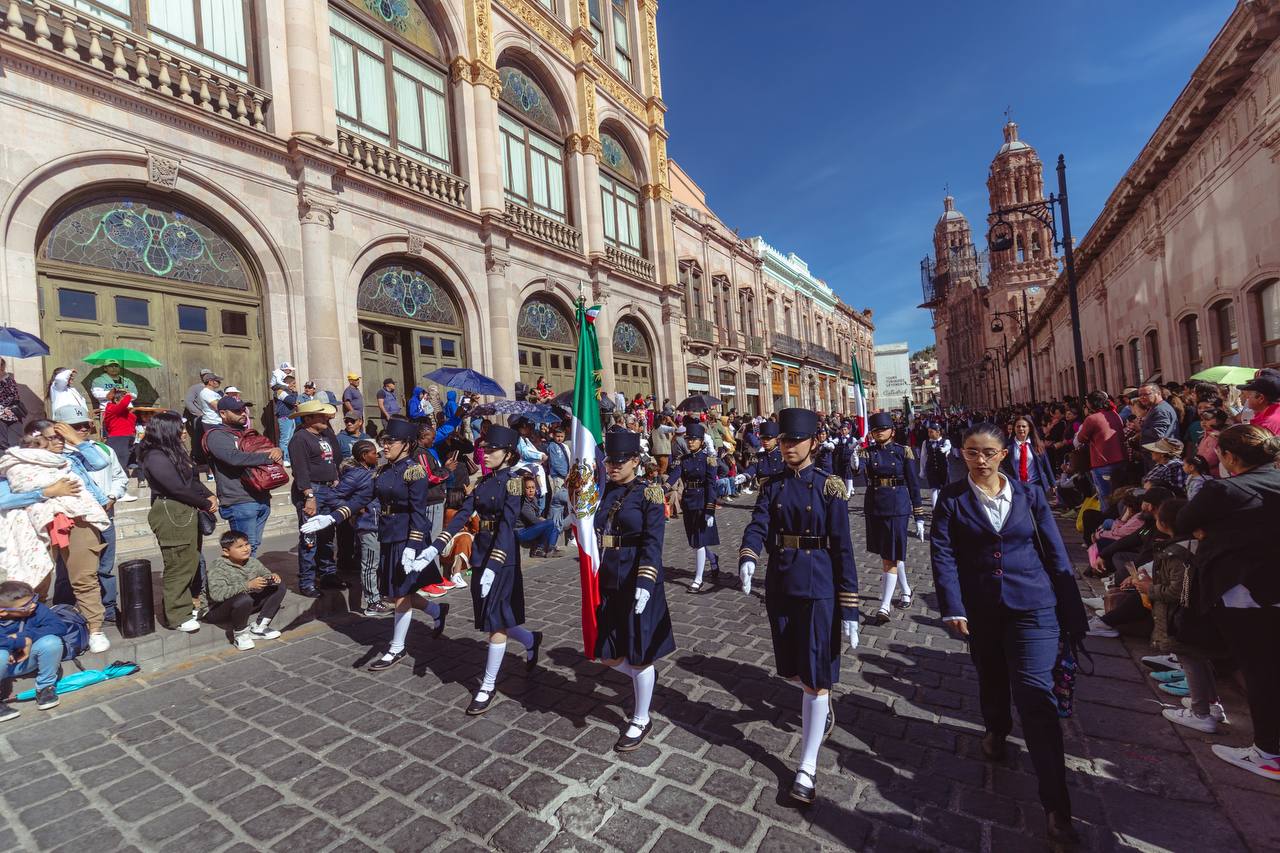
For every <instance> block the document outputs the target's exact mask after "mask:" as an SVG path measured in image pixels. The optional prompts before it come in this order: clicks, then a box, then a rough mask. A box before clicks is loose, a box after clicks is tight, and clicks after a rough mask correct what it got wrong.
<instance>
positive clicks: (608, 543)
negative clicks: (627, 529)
mask: <svg viewBox="0 0 1280 853" xmlns="http://www.w3.org/2000/svg"><path fill="white" fill-rule="evenodd" d="M642 539H643V537H642V536H641V535H640V534H639V533H628V534H625V535H618V536H613V535H610V534H607V533H602V534H601V535H600V547H601V548H634V547H636V546H637V545H639V544H640V542H641V540H642Z"/></svg>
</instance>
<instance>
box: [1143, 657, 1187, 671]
mask: <svg viewBox="0 0 1280 853" xmlns="http://www.w3.org/2000/svg"><path fill="white" fill-rule="evenodd" d="M1142 664H1143V666H1146V667H1147V668H1148V669H1182V664H1180V663H1178V656H1177V655H1147V656H1146V657H1144V658H1143V659H1142Z"/></svg>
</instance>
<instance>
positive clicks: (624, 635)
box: [595, 432, 676, 752]
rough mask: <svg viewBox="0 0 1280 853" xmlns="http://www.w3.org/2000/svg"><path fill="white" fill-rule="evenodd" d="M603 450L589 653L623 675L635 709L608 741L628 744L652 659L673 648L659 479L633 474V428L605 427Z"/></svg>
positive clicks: (638, 721) (632, 743)
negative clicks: (603, 477) (592, 650)
mask: <svg viewBox="0 0 1280 853" xmlns="http://www.w3.org/2000/svg"><path fill="white" fill-rule="evenodd" d="M604 450H605V462H604V468H605V473H606V475H607V477H608V482H607V483H606V484H605V487H604V494H603V496H602V497H601V498H600V505H599V507H597V509H596V518H595V525H596V536H597V541H598V542H599V543H600V573H599V582H600V605H599V607H598V608H597V610H596V626H597V633H596V644H595V656H596V657H597V658H599V659H600V660H601V661H602V662H603V663H604V664H605V665H606V666H611V667H613V668H614V669H616V670H617V671H618V672H621V673H622V674H623V675H626V676H629V677H630V678H631V684H632V688H633V690H634V691H635V710H634V712H633V713H632V715H631V719H630V721H629V722H628V723H627V725H626V726H624V727H623V730H622V731H621V732H620V733H619V735H618V742H617V743H616V744H614V746H613V748H614V750H615V751H617V752H632V751H633V750H636V749H638V748H639V747H640V744H642V743H644V739H645V738H646V737H647V736H648V735H649V731H650V729H652V728H653V723H652V722H651V721H650V719H649V703H650V701H652V699H653V688H654V682H655V680H656V674H655V672H654V666H653V665H654V662H655V661H657V660H658V658H660V657H663V656H665V655H669V654H671V653H672V652H673V651H675V648H676V644H675V639H674V637H673V636H672V633H671V616H670V614H669V613H668V612H667V596H666V593H665V592H664V591H663V574H662V542H663V536H664V533H665V531H666V523H667V520H666V510H665V507H664V505H663V504H664V500H663V492H662V486H659V485H656V484H650V483H649V482H648V481H647V480H644V479H642V478H641V477H639V476H638V474H639V471H638V469H639V465H640V436H639V435H637V434H636V433H634V432H610V433H606V434H605V437H604Z"/></svg>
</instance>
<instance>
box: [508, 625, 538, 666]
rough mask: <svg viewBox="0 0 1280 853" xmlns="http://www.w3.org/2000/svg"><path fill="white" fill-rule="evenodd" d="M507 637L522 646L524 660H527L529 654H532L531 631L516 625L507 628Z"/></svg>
mask: <svg viewBox="0 0 1280 853" xmlns="http://www.w3.org/2000/svg"><path fill="white" fill-rule="evenodd" d="M507 637H508V638H509V639H512V640H515V641H516V642H517V643H519V644H520V645H522V646H524V656H525V660H529V657H530V655H532V654H533V651H532V649H533V632H532V631H530V630H529V629H528V628H526V627H525V626H523V625H517V626H516V627H514V628H508V629H507Z"/></svg>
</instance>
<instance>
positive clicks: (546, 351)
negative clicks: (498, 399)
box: [516, 294, 578, 391]
mask: <svg viewBox="0 0 1280 853" xmlns="http://www.w3.org/2000/svg"><path fill="white" fill-rule="evenodd" d="M516 344H517V348H518V352H517V361H518V362H519V365H520V379H521V381H523V382H525V383H527V384H528V385H530V386H532V385H534V384H536V383H537V381H538V377H539V376H542V377H543V378H545V379H546V380H547V381H548V382H550V383H551V386H552V387H553V388H555V389H557V390H560V391H563V390H567V389H569V388H572V387H573V380H574V372H573V360H574V358H575V357H576V356H577V351H578V335H577V332H576V331H575V330H574V328H573V324H572V323H571V322H570V320H569V317H568V315H567V314H566V313H565V311H564V310H563V309H562V308H561V306H560V304H559V303H558V302H556V301H554V300H553V299H551V298H550V297H548V296H545V295H543V294H535V295H533V296H530V297H529V298H528V299H526V300H525V302H524V305H522V306H521V307H520V318H519V320H518V321H517V323H516Z"/></svg>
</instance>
